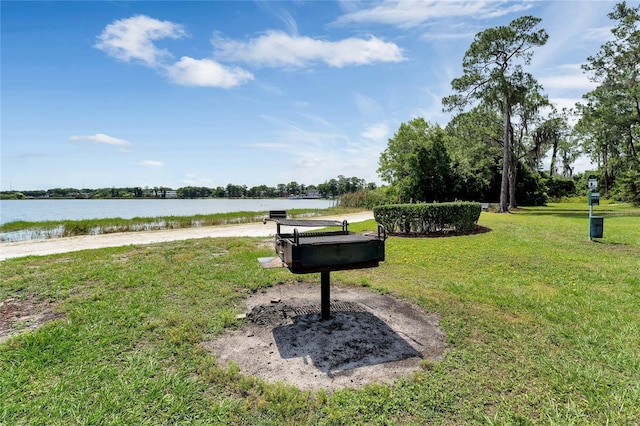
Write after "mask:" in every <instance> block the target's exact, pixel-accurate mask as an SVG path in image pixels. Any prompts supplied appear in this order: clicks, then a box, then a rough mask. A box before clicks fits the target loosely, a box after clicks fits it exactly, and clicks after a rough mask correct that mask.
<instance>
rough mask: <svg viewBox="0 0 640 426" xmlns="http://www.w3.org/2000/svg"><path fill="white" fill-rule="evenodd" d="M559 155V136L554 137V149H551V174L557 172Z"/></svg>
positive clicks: (551, 175)
mask: <svg viewBox="0 0 640 426" xmlns="http://www.w3.org/2000/svg"><path fill="white" fill-rule="evenodd" d="M557 156H558V138H556V137H555V136H554V138H553V150H552V151H551V165H550V166H549V176H550V177H553V176H554V175H555V174H556V157H557Z"/></svg>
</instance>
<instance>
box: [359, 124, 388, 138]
mask: <svg viewBox="0 0 640 426" xmlns="http://www.w3.org/2000/svg"><path fill="white" fill-rule="evenodd" d="M388 135H389V126H388V125H387V123H376V124H372V125H370V126H367V128H365V129H364V130H363V131H362V133H360V136H362V137H363V138H365V139H370V140H372V141H384V140H386V139H387V136H388Z"/></svg>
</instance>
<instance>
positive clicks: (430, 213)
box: [373, 202, 482, 234]
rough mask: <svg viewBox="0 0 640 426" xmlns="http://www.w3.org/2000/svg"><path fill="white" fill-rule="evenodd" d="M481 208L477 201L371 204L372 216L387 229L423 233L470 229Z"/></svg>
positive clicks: (403, 232) (398, 231) (473, 225)
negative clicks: (372, 205) (372, 206)
mask: <svg viewBox="0 0 640 426" xmlns="http://www.w3.org/2000/svg"><path fill="white" fill-rule="evenodd" d="M481 211H482V206H481V204H480V203H467V202H456V203H437V204H426V203H425V204H390V205H384V206H376V207H374V208H373V217H374V218H375V220H376V222H378V223H379V224H381V225H382V226H384V227H385V229H386V230H387V231H388V232H394V233H396V232H397V233H401V234H425V233H429V232H445V231H450V230H456V231H471V230H473V229H475V227H476V223H477V222H478V219H479V218H480V212H481Z"/></svg>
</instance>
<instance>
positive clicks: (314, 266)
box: [276, 231, 384, 274]
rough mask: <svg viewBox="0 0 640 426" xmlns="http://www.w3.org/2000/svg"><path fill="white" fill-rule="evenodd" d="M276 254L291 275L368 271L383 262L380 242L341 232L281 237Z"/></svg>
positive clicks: (282, 235)
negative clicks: (347, 270) (363, 269)
mask: <svg viewBox="0 0 640 426" xmlns="http://www.w3.org/2000/svg"><path fill="white" fill-rule="evenodd" d="M276 253H277V254H278V257H279V258H280V259H281V260H282V262H284V264H285V265H287V268H289V270H290V271H291V272H293V273H294V274H308V273H313V272H325V271H340V270H346V269H360V268H372V267H376V266H378V264H379V262H381V261H383V260H384V239H383V238H380V237H378V236H368V235H360V234H355V233H353V232H346V233H343V232H342V231H338V232H326V233H321V234H318V233H313V232H310V233H305V234H302V235H300V234H298V235H296V234H295V233H294V234H281V235H279V236H277V237H276Z"/></svg>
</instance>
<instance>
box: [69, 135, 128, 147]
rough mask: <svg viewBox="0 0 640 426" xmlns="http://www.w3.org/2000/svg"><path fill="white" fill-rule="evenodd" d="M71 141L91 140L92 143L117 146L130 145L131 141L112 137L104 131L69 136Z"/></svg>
mask: <svg viewBox="0 0 640 426" xmlns="http://www.w3.org/2000/svg"><path fill="white" fill-rule="evenodd" d="M69 141H71V142H93V143H102V144H107V145H117V146H127V145H131V142H129V141H127V140H125V139H118V138H114V137H112V136H109V135H105V134H104V133H96V134H95V135H90V136H71V137H70V138H69Z"/></svg>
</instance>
